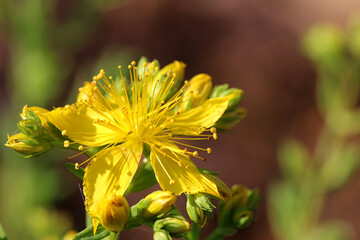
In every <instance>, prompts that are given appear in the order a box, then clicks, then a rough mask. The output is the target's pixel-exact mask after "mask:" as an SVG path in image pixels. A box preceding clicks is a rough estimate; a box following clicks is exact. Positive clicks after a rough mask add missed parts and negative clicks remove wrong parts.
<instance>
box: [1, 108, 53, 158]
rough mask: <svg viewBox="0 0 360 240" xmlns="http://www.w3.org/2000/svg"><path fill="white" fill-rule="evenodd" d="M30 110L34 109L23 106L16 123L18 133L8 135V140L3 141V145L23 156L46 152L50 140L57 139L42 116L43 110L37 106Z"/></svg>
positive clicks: (50, 145)
mask: <svg viewBox="0 0 360 240" xmlns="http://www.w3.org/2000/svg"><path fill="white" fill-rule="evenodd" d="M32 110H34V111H31V110H29V109H28V108H27V106H25V107H24V110H23V112H22V113H21V114H20V116H21V117H22V119H21V120H20V121H19V122H18V124H17V127H18V129H19V131H20V133H16V134H14V135H11V136H9V135H8V141H7V142H6V143H5V146H7V147H10V148H12V149H14V150H15V151H17V152H19V153H21V154H23V155H24V157H34V156H39V155H41V154H42V153H45V152H47V151H48V150H50V149H51V147H52V144H51V142H53V141H54V140H55V139H57V136H56V134H54V132H53V129H52V128H51V125H49V123H48V122H47V121H46V119H45V118H44V117H43V116H42V115H43V113H44V112H43V111H42V110H40V109H39V108H34V109H32ZM44 111H46V110H44ZM35 112H37V113H35ZM38 115H39V116H38Z"/></svg>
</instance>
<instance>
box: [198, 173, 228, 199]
mask: <svg viewBox="0 0 360 240" xmlns="http://www.w3.org/2000/svg"><path fill="white" fill-rule="evenodd" d="M203 174H204V176H205V177H206V178H207V179H209V180H210V181H212V182H213V183H215V184H216V187H217V190H218V192H219V194H220V196H222V197H223V198H224V199H229V198H231V195H232V194H231V191H230V189H229V188H228V187H227V186H226V184H225V183H224V182H223V181H221V179H220V178H218V177H217V176H216V175H214V174H211V173H205V172H204V173H203Z"/></svg>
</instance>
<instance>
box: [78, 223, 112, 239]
mask: <svg viewBox="0 0 360 240" xmlns="http://www.w3.org/2000/svg"><path fill="white" fill-rule="evenodd" d="M93 231H94V227H93V225H91V226H89V227H87V228H85V229H84V230H83V231H81V232H79V233H78V234H76V235H75V236H74V238H73V240H100V239H103V238H105V237H107V236H109V235H110V231H109V230H107V229H105V228H104V227H103V226H101V225H99V226H98V228H97V230H96V234H95V235H94V232H93Z"/></svg>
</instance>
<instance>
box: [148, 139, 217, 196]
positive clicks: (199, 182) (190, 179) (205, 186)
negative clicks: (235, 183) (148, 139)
mask: <svg viewBox="0 0 360 240" xmlns="http://www.w3.org/2000/svg"><path fill="white" fill-rule="evenodd" d="M169 147H170V148H174V146H169ZM178 150H179V151H181V150H180V149H178ZM150 162H151V166H152V167H153V169H154V171H155V174H156V178H157V180H158V182H159V184H160V186H161V188H162V189H163V190H166V191H170V192H173V193H175V194H176V195H180V194H181V193H188V194H195V193H199V192H203V193H208V194H211V195H213V196H216V197H218V198H220V199H223V197H222V196H221V195H220V194H219V192H218V190H217V187H216V184H215V183H213V182H212V181H210V180H209V179H208V178H206V177H205V176H204V175H203V174H201V173H200V172H199V170H198V169H197V167H196V166H195V165H194V163H193V162H192V161H191V160H190V159H189V158H188V157H187V156H185V155H183V154H181V153H178V152H174V151H171V150H169V149H167V148H163V150H159V149H158V148H154V147H153V148H152V149H151V155H150Z"/></svg>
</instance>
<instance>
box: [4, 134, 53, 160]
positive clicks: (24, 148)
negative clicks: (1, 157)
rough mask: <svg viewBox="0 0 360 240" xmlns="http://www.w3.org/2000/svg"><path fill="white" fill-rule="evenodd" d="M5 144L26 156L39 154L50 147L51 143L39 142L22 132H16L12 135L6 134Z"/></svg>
mask: <svg viewBox="0 0 360 240" xmlns="http://www.w3.org/2000/svg"><path fill="white" fill-rule="evenodd" d="M5 146H7V147H10V148H12V149H14V150H15V151H17V152H19V153H21V154H24V155H28V156H34V155H39V154H41V153H44V152H46V151H48V150H49V149H50V148H51V144H47V143H40V142H38V141H37V140H34V139H32V138H29V137H28V136H26V135H25V134H23V133H17V134H14V135H12V136H9V135H8V140H7V142H6V143H5Z"/></svg>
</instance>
